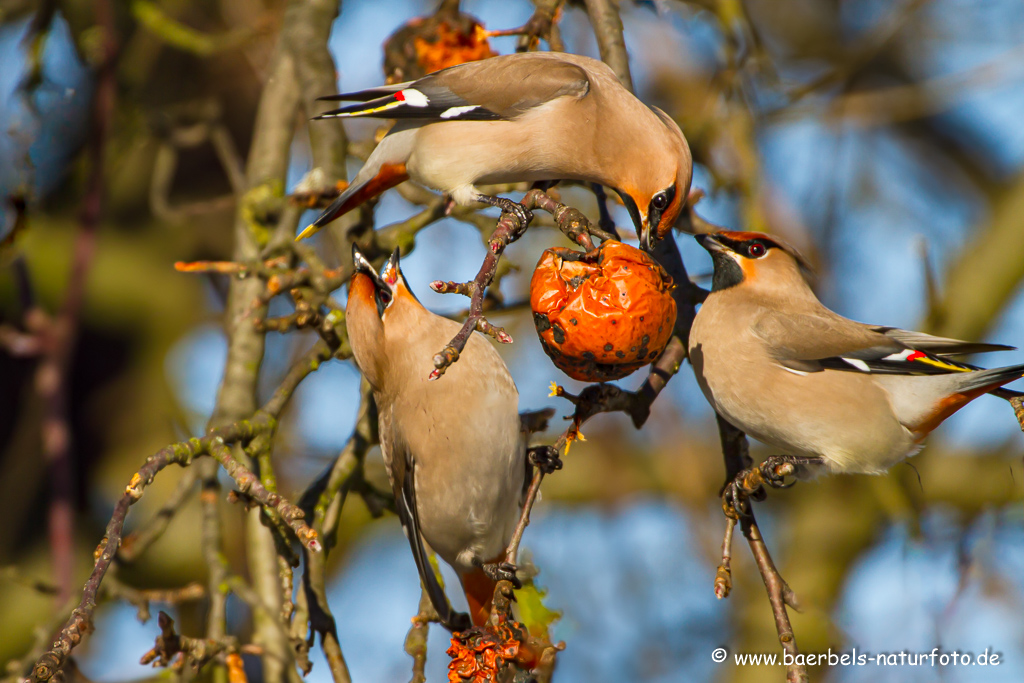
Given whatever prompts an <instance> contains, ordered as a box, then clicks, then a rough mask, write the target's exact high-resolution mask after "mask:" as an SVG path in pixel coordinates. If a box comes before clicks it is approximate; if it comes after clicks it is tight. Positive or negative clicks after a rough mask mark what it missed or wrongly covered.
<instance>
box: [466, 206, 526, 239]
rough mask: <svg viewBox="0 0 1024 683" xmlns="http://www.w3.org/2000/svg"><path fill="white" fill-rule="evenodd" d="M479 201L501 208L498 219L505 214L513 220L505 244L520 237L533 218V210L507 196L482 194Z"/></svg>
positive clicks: (503, 217) (502, 218)
mask: <svg viewBox="0 0 1024 683" xmlns="http://www.w3.org/2000/svg"><path fill="white" fill-rule="evenodd" d="M479 199H480V201H482V202H484V203H485V204H490V205H491V206H496V207H498V208H499V209H501V218H499V219H498V220H499V221H501V220H504V219H505V217H506V216H508V217H510V218H511V219H512V220H513V221H514V225H512V226H511V227H512V230H511V235H510V236H509V238H508V241H507V242H506V244H511V243H512V242H515V241H516V240H517V239H519V238H520V237H522V235H523V233H524V232H526V228H527V227H529V225H530V222H531V221H532V220H533V212H532V211H530V210H529V209H527V208H526V207H525V206H523V205H522V204H520V203H519V202H514V201H512V200H511V199H509V198H508V197H490V196H487V195H482V196H480V197H479Z"/></svg>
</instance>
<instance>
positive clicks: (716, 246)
mask: <svg viewBox="0 0 1024 683" xmlns="http://www.w3.org/2000/svg"><path fill="white" fill-rule="evenodd" d="M693 239H695V240H697V244H699V245H700V246H702V247H704V248H705V249H707V250H708V251H709V252H712V253H714V252H716V251H728V249H726V248H725V245H723V244H722V243H721V242H720V241H719V240H718V237H716V236H715V235H709V234H701V235H694V236H693Z"/></svg>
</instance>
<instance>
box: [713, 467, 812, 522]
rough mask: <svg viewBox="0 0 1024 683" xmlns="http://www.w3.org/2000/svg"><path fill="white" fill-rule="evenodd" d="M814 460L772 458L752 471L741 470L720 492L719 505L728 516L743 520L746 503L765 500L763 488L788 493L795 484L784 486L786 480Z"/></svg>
mask: <svg viewBox="0 0 1024 683" xmlns="http://www.w3.org/2000/svg"><path fill="white" fill-rule="evenodd" d="M816 460H817V459H815V458H798V457H795V456H789V455H773V456H770V457H768V458H766V459H765V460H764V462H762V463H761V464H760V465H757V466H756V467H750V468H747V469H745V470H741V471H740V473H739V474H737V475H736V476H735V477H734V478H733V480H732V481H730V482H729V483H728V484H726V485H725V488H724V489H722V501H723V504H724V507H725V510H726V514H727V515H728V514H729V511H730V510H733V511H735V514H737V515H740V516H744V517H745V516H747V514H748V513H749V510H750V503H749V501H750V500H756V501H762V500H764V499H765V498H766V497H767V495H768V494H767V492H766V491H765V488H764V487H765V486H769V487H771V488H773V489H788V488H790V487H791V486H793V484H795V483H796V482H795V481H791V482H789V483H786V480H785V479H786V477H788V476H790V475H792V474H795V473H796V468H797V467H798V466H799V465H804V464H810V463H811V462H815V461H816Z"/></svg>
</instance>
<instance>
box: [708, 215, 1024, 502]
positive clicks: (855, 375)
mask: <svg viewBox="0 0 1024 683" xmlns="http://www.w3.org/2000/svg"><path fill="white" fill-rule="evenodd" d="M697 239H698V241H700V243H701V245H702V246H703V247H704V248H705V249H707V250H708V251H709V252H710V253H711V258H712V260H713V261H714V277H713V281H712V291H711V294H710V295H709V296H708V298H707V300H706V301H705V302H704V304H703V306H702V307H701V309H700V310H699V311H698V313H697V317H696V319H695V320H694V322H693V329H692V331H691V332H690V341H689V350H690V360H691V361H692V363H693V369H694V372H695V373H696V375H697V381H698V383H699V384H700V387H701V389H702V390H703V392H704V395H705V396H706V397H707V399H708V401H709V402H710V403H711V405H712V406H713V407H714V408H715V410H717V411H718V412H719V414H720V415H722V417H724V418H725V419H726V420H728V421H729V422H730V423H731V424H732V425H733V426H735V427H736V428H738V429H740V430H742V431H744V432H746V433H747V434H749V435H750V436H753V437H754V438H756V439H758V440H759V441H763V442H765V443H766V444H769V445H771V446H775V447H777V448H779V449H781V450H782V451H783V452H784V453H785V454H786V455H785V456H779V457H773V458H770V459H769V461H766V463H768V464H772V465H774V464H781V463H783V462H788V463H789V464H790V465H792V466H793V467H794V468H795V469H796V471H797V472H798V473H800V472H801V471H803V472H804V473H813V471H814V470H818V471H828V472H837V473H838V472H859V473H866V474H879V473H882V472H884V471H885V470H887V469H888V468H889V467H891V466H893V465H895V464H896V463H898V462H900V461H902V460H903V459H904V458H907V457H909V456H911V455H913V454H914V453H916V452H917V451H918V450H919V449H920V448H921V447H922V445H923V442H924V439H925V437H926V436H927V435H928V434H929V433H930V432H931V431H932V430H934V429H935V428H936V427H938V426H939V424H941V423H942V421H943V420H945V419H946V418H947V417H949V416H950V415H952V414H953V413H955V412H956V411H957V410H959V409H960V408H962V407H963V406H965V405H967V403H969V402H970V401H972V400H974V399H975V398H977V397H978V396H981V395H982V394H985V393H988V392H992V391H994V390H999V387H1001V386H1003V385H1004V384H1008V383H1009V382H1012V381H1014V380H1016V379H1019V378H1020V377H1021V376H1022V375H1024V365H1015V366H1012V367H1005V368H995V369H991V370H984V369H981V368H977V367H974V366H971V365H967V364H965V363H960V362H957V361H955V360H952V359H951V358H950V356H957V355H964V354H973V353H982V352H987V351H1002V350H1008V349H1011V348H1012V347H1009V346H1001V345H998V344H981V343H974V342H965V341H960V340H957V339H947V338H944V337H934V336H931V335H928V334H924V333H922V332H910V331H908V330H901V329H897V328H894V327H883V326H879V325H866V324H863V323H858V322H854V321H852V320H848V319H847V318H843V317H842V316H840V315H838V314H836V313H833V312H832V311H831V310H829V309H827V308H825V306H824V305H823V304H822V303H821V302H820V301H818V299H817V297H815V295H814V293H813V292H812V291H811V288H810V286H808V284H807V281H806V280H805V279H804V276H803V273H802V271H801V260H800V257H799V255H798V254H797V253H796V252H795V251H794V250H793V249H791V248H790V247H788V246H787V245H786V244H784V243H783V242H782V241H780V240H779V239H777V238H774V237H770V236H768V235H763V234H760V233H754V232H720V233H717V234H713V235H699V236H697ZM999 391H1001V392H1002V394H1003V395H1013V394H1015V392H1009V391H1007V390H999ZM761 471H762V472H765V466H764V465H762V467H761ZM771 479H772V475H771V473H770V472H769V473H766V481H767V483H769V484H772V485H778V484H779V483H780V482H779V481H777V480H776V481H771Z"/></svg>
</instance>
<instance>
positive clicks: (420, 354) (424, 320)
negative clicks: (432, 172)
mask: <svg viewBox="0 0 1024 683" xmlns="http://www.w3.org/2000/svg"><path fill="white" fill-rule="evenodd" d="M352 256H353V261H354V263H355V273H354V274H353V276H352V281H351V284H350V286H349V294H348V304H347V309H346V321H347V326H348V335H349V342H350V344H351V346H352V354H353V356H354V357H355V361H356V363H357V364H358V365H359V368H360V370H361V371H362V373H363V376H364V377H365V378H366V380H367V381H368V382H369V383H370V385H371V387H372V389H373V396H374V399H375V401H376V403H377V411H378V416H379V417H378V420H379V431H380V445H381V451H382V453H383V456H384V463H385V465H386V466H387V469H388V475H389V477H390V478H391V484H392V487H393V489H394V494H395V507H396V509H397V512H398V517H399V519H400V520H401V522H402V527H403V529H404V531H405V533H406V536H407V537H408V539H409V544H410V545H411V546H412V551H413V556H414V558H415V560H416V567H417V569H418V570H419V574H420V579H421V580H422V582H423V586H424V588H425V590H426V591H427V594H428V595H429V597H430V600H431V602H432V603H433V605H434V608H435V609H436V610H437V613H438V614H439V615H440V617H441V620H442V623H443V624H445V626H446V627H447V628H449V629H451V630H454V631H461V630H464V629H465V628H468V626H469V620H470V619H469V618H468V617H467V616H466V615H465V614H461V613H458V612H455V611H454V610H453V609H452V607H451V606H450V604H449V603H448V599H447V597H446V596H445V593H444V590H443V588H442V587H441V586H440V584H439V583H438V580H437V577H436V575H435V574H434V569H433V568H432V567H431V565H430V562H429V560H428V557H427V550H426V547H425V546H424V541H425V542H426V543H427V544H429V546H430V547H431V548H433V549H434V551H435V552H436V553H437V554H438V555H439V556H440V557H441V558H442V559H443V560H444V561H445V562H447V563H448V564H450V565H451V566H452V567H453V568H454V569H455V571H456V573H457V574H458V576H459V580H460V581H461V582H462V587H463V589H464V591H465V593H466V598H467V600H468V602H469V607H470V617H471V618H472V622H473V623H474V624H477V625H480V624H482V623H484V622H485V621H486V620H487V616H488V614H489V610H490V604H491V597H492V595H493V592H494V587H495V585H496V582H495V580H494V579H495V576H496V574H495V571H494V569H495V567H496V566H497V565H498V563H497V562H496V560H497V559H499V558H500V557H501V556H502V553H503V552H504V550H505V548H506V546H507V545H508V542H509V540H510V539H511V537H512V532H513V530H514V528H515V526H516V522H517V521H518V519H519V514H520V504H521V497H522V494H523V488H524V479H525V477H526V472H527V466H528V465H527V462H526V457H525V444H526V438H527V432H526V431H524V430H522V429H521V424H520V419H519V413H518V409H517V408H518V403H519V392H518V390H517V389H516V385H515V382H513V381H512V377H511V375H509V372H508V368H506V367H505V363H504V362H503V361H502V360H501V357H500V356H499V355H498V352H497V351H495V350H494V347H493V346H492V345H491V344H490V343H488V341H487V340H485V339H484V337H483V336H482V335H480V334H473V335H472V337H471V338H470V339H469V342H468V343H467V344H466V349H465V350H464V351H463V352H462V356H461V359H460V360H459V362H458V363H456V364H454V365H453V366H452V367H450V368H449V369H448V372H447V373H445V376H444V381H440V382H432V381H430V380H428V379H427V377H428V375H429V374H430V372H431V370H433V369H434V366H433V361H432V360H431V359H432V357H433V355H434V352H435V351H436V349H437V348H440V347H441V346H443V345H444V344H446V343H447V342H448V340H449V339H451V338H452V337H453V336H454V335H455V333H456V332H458V331H459V328H460V325H459V324H458V323H456V322H454V321H451V320H448V319H447V318H442V317H441V316H439V315H435V314H434V313H431V312H430V311H428V310H427V309H425V308H424V307H423V305H422V304H420V302H419V301H418V300H417V299H416V297H415V296H414V295H413V294H412V292H411V291H410V290H409V288H408V287H407V286H406V284H405V279H404V278H403V277H402V272H401V269H400V267H399V258H398V251H397V250H396V251H395V253H394V254H392V256H391V259H390V260H389V261H388V262H387V264H386V265H385V266H384V268H383V269H382V270H381V272H380V274H379V275H378V274H377V273H376V272H375V271H374V269H373V267H372V266H371V265H370V264H369V263H368V262H367V260H366V259H365V258H364V257H363V255H362V254H360V253H359V251H358V250H357V249H355V248H353V250H352ZM506 578H508V577H506Z"/></svg>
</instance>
